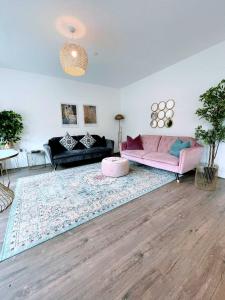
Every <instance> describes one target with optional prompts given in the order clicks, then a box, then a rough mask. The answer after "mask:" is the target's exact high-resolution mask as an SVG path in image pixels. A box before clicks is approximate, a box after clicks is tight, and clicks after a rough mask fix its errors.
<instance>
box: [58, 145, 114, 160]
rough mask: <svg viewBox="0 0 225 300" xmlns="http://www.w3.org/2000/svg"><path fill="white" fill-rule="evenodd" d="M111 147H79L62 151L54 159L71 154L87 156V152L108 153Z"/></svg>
mask: <svg viewBox="0 0 225 300" xmlns="http://www.w3.org/2000/svg"><path fill="white" fill-rule="evenodd" d="M110 151H111V149H110V148H106V147H95V148H88V149H83V150H81V149H79V150H70V151H64V152H62V153H59V154H56V155H54V156H53V158H54V159H61V158H67V157H71V156H81V155H83V156H85V155H87V154H97V153H107V152H110Z"/></svg>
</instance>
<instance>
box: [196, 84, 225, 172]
mask: <svg viewBox="0 0 225 300" xmlns="http://www.w3.org/2000/svg"><path fill="white" fill-rule="evenodd" d="M200 101H201V103H202V107H201V108H199V109H197V111H196V114H197V116H199V117H200V119H205V120H206V121H208V122H209V124H210V127H209V129H208V130H207V129H203V127H202V126H201V125H200V126H198V127H197V128H196V131H195V136H196V138H197V139H199V140H202V141H203V142H204V143H205V144H206V145H208V146H209V158H208V167H210V168H213V167H214V161H215V158H216V155H217V152H218V148H219V145H220V143H221V142H225V125H224V121H225V79H223V80H222V81H221V82H220V83H219V84H218V85H217V86H215V87H212V88H210V89H209V90H207V91H206V92H205V93H204V94H202V95H201V96H200Z"/></svg>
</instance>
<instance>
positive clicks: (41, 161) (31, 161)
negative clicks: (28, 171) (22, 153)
mask: <svg viewBox="0 0 225 300" xmlns="http://www.w3.org/2000/svg"><path fill="white" fill-rule="evenodd" d="M27 164H28V167H29V168H32V169H34V168H38V167H46V157H45V151H44V150H31V151H28V152H27Z"/></svg>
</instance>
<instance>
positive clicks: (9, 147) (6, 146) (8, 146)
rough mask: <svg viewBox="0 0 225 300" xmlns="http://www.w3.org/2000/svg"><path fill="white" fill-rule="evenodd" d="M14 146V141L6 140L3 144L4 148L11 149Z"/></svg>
mask: <svg viewBox="0 0 225 300" xmlns="http://www.w3.org/2000/svg"><path fill="white" fill-rule="evenodd" d="M13 147H14V143H13V142H8V143H6V144H5V149H12V148H13Z"/></svg>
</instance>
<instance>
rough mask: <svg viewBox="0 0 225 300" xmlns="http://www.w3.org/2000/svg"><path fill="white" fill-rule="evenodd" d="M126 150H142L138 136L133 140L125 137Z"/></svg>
mask: <svg viewBox="0 0 225 300" xmlns="http://www.w3.org/2000/svg"><path fill="white" fill-rule="evenodd" d="M127 150H143V146H142V140H141V136H140V134H139V135H138V136H137V137H136V138H134V139H133V138H132V137H130V136H129V135H128V136H127Z"/></svg>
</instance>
